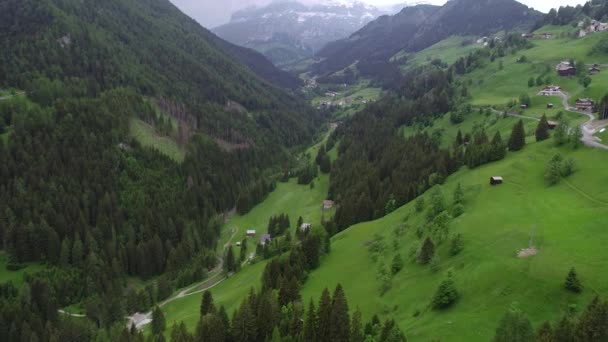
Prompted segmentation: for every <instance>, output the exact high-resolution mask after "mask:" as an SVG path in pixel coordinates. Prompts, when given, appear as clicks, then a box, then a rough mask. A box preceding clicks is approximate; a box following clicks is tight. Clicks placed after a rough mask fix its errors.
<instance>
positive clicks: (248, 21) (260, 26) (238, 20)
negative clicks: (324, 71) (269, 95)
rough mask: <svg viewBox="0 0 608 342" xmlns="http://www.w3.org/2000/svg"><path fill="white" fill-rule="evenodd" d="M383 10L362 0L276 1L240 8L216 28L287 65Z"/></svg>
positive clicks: (343, 35)
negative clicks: (264, 4) (320, 0)
mask: <svg viewBox="0 0 608 342" xmlns="http://www.w3.org/2000/svg"><path fill="white" fill-rule="evenodd" d="M381 13H382V12H381V11H380V10H378V9H377V8H375V7H373V6H369V5H366V4H363V3H359V2H354V3H339V2H322V3H319V4H313V5H304V4H301V3H299V2H295V1H288V2H275V3H271V4H270V5H268V6H265V7H261V8H256V7H253V8H248V9H244V10H241V11H238V12H236V13H234V14H233V16H232V19H231V21H230V22H229V23H228V24H225V25H222V26H220V27H217V28H215V29H214V30H213V31H214V32H215V33H216V34H218V35H219V36H220V37H222V38H224V39H226V40H228V41H230V42H232V43H234V44H238V45H241V46H247V47H250V48H254V49H256V50H258V51H260V52H262V53H264V55H265V56H267V57H268V58H270V59H271V60H272V61H273V62H274V63H276V64H278V65H286V64H289V63H291V62H295V61H298V60H300V59H302V58H306V57H310V56H312V55H313V54H314V53H315V51H318V50H319V49H321V48H322V47H323V46H324V45H325V44H327V43H329V42H332V41H335V40H338V39H342V38H344V37H347V36H348V35H350V34H351V33H353V32H355V31H356V30H358V29H359V28H361V27H363V26H364V25H365V24H367V23H369V22H370V21H372V20H373V19H375V18H376V17H378V16H379V15H380V14H381Z"/></svg>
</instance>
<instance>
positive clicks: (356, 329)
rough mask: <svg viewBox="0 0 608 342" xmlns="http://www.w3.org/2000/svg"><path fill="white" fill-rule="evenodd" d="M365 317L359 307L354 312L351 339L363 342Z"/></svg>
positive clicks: (355, 341)
mask: <svg viewBox="0 0 608 342" xmlns="http://www.w3.org/2000/svg"><path fill="white" fill-rule="evenodd" d="M362 322H363V319H362V317H361V311H360V310H359V308H357V310H356V311H355V313H354V314H353V320H352V323H351V329H350V341H351V342H363V341H364V340H365V336H364V334H363V326H362V325H363V323H362Z"/></svg>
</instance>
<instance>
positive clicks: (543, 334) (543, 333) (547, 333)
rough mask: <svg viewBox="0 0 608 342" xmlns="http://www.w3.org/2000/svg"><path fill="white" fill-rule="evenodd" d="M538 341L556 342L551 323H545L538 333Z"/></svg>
mask: <svg viewBox="0 0 608 342" xmlns="http://www.w3.org/2000/svg"><path fill="white" fill-rule="evenodd" d="M536 341H537V342H554V341H555V335H554V333H553V328H552V327H551V323H549V322H546V321H545V322H544V323H543V324H542V325H541V326H540V328H539V329H538V332H537V333H536Z"/></svg>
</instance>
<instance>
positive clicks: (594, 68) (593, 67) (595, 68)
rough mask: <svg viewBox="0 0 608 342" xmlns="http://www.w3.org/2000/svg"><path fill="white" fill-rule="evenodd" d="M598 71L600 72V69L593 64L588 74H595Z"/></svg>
mask: <svg viewBox="0 0 608 342" xmlns="http://www.w3.org/2000/svg"><path fill="white" fill-rule="evenodd" d="M600 72H602V70H600V68H599V67H597V66H595V65H594V66H592V67H591V68H589V75H597V74H599V73H600Z"/></svg>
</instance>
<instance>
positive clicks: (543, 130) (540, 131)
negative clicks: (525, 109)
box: [536, 114, 549, 141]
mask: <svg viewBox="0 0 608 342" xmlns="http://www.w3.org/2000/svg"><path fill="white" fill-rule="evenodd" d="M547 139H549V123H548V122H547V116H546V115H545V114H543V116H542V118H540V122H539V123H538V126H536V141H544V140H547Z"/></svg>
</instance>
